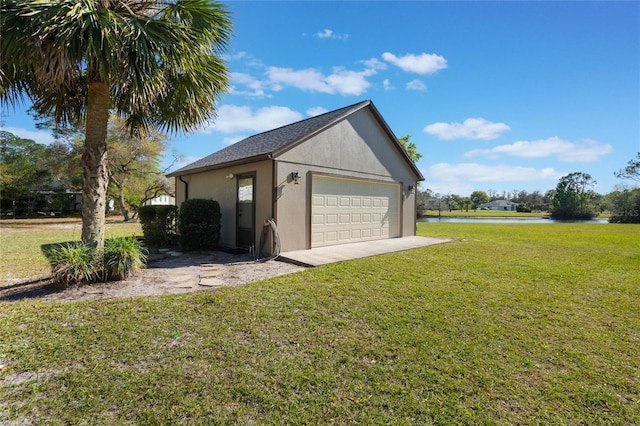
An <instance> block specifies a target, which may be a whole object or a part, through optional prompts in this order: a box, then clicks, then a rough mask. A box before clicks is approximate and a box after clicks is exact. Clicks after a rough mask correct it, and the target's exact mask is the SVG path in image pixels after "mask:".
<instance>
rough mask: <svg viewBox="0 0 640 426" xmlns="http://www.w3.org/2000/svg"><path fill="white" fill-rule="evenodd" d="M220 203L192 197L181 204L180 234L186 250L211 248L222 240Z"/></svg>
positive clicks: (179, 215)
mask: <svg viewBox="0 0 640 426" xmlns="http://www.w3.org/2000/svg"><path fill="white" fill-rule="evenodd" d="M220 217H221V214H220V204H218V202H217V201H214V200H205V199H202V198H192V199H189V200H185V201H184V202H183V203H182V204H181V205H180V210H179V212H178V234H179V236H180V245H181V246H182V248H183V249H184V250H211V249H215V248H216V247H218V241H219V240H220Z"/></svg>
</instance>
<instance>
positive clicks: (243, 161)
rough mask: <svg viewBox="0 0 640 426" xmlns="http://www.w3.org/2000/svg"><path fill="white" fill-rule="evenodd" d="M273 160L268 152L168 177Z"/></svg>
mask: <svg viewBox="0 0 640 426" xmlns="http://www.w3.org/2000/svg"><path fill="white" fill-rule="evenodd" d="M271 158H272V154H271V153H270V152H268V153H265V154H259V155H254V156H252V157H246V158H241V159H239V160H234V161H227V162H225V163H219V164H212V165H209V166H202V167H194V168H192V169H187V170H176V171H175V172H171V173H169V174H167V177H177V176H184V175H191V174H194V173H201V172H207V171H210V170H218V169H225V168H227V167H233V166H241V165H243V164H249V163H255V162H257V161H263V160H269V159H271Z"/></svg>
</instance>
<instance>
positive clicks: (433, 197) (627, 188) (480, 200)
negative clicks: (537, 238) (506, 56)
mask: <svg viewBox="0 0 640 426" xmlns="http://www.w3.org/2000/svg"><path fill="white" fill-rule="evenodd" d="M614 175H615V176H616V177H618V178H620V179H621V180H622V181H623V182H621V183H620V184H619V185H617V186H616V188H615V190H614V191H612V192H609V193H607V194H599V193H597V192H595V191H594V190H593V188H594V186H595V185H596V183H597V182H596V181H595V180H594V179H593V178H592V177H591V175H589V174H588V173H583V172H573V173H569V174H568V175H566V176H563V177H561V178H560V179H559V181H558V184H557V185H556V187H555V188H554V189H551V190H548V191H546V192H545V193H544V194H543V193H542V192H540V191H532V192H528V191H525V190H518V189H514V190H511V191H506V190H505V191H495V190H491V189H490V190H488V191H474V192H472V193H471V194H470V195H469V196H468V197H462V196H460V195H456V194H438V193H435V192H434V191H432V190H430V189H428V188H427V189H425V190H424V191H418V192H417V193H416V204H417V209H418V214H419V215H421V214H422V213H423V212H424V211H426V210H447V211H452V210H466V211H469V210H475V209H478V208H479V207H480V205H482V204H485V203H488V202H490V201H494V200H506V201H511V202H513V203H516V204H517V205H518V207H517V209H518V211H520V212H532V211H535V212H549V213H550V215H551V217H553V218H557V219H592V218H594V217H596V216H597V215H598V214H600V213H609V215H610V221H611V222H622V223H640V187H639V186H637V185H636V186H635V187H634V186H633V184H629V183H628V182H629V181H634V182H638V183H640V152H639V153H638V154H637V157H636V158H635V159H632V160H630V161H629V162H628V163H627V165H626V167H624V168H623V169H620V170H619V171H617V172H615V173H614Z"/></svg>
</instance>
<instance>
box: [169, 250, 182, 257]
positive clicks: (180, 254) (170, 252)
mask: <svg viewBox="0 0 640 426" xmlns="http://www.w3.org/2000/svg"><path fill="white" fill-rule="evenodd" d="M167 254H168V255H169V256H173V257H178V256H182V253H180V252H179V251H168V252H167Z"/></svg>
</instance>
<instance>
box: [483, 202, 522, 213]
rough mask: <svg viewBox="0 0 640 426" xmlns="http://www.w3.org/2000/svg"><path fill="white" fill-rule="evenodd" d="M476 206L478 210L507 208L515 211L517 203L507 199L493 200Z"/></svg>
mask: <svg viewBox="0 0 640 426" xmlns="http://www.w3.org/2000/svg"><path fill="white" fill-rule="evenodd" d="M478 208H479V209H480V210H507V211H512V212H515V211H516V209H517V208H518V203H514V202H512V201H507V200H493V201H490V202H488V203H484V204H480V205H479V206H478Z"/></svg>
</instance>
